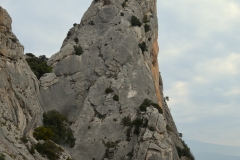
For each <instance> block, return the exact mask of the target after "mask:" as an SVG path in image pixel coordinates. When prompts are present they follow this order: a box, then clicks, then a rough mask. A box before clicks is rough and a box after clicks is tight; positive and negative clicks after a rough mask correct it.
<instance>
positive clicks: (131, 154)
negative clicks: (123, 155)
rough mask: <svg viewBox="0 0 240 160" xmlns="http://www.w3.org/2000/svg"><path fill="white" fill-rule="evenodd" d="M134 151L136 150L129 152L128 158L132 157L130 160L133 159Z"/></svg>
mask: <svg viewBox="0 0 240 160" xmlns="http://www.w3.org/2000/svg"><path fill="white" fill-rule="evenodd" d="M133 151H134V150H133V149H132V150H131V151H130V152H128V154H127V156H128V157H130V158H132V157H133Z"/></svg>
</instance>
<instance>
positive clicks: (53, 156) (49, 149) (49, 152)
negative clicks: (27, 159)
mask: <svg viewBox="0 0 240 160" xmlns="http://www.w3.org/2000/svg"><path fill="white" fill-rule="evenodd" d="M35 147H36V150H37V151H38V153H40V154H42V155H46V156H47V158H48V159H49V160H57V159H59V158H60V157H59V156H60V154H61V152H63V149H62V148H61V147H59V146H57V145H56V144H55V143H53V142H51V141H46V142H44V143H42V144H41V143H37V144H36V146H35Z"/></svg>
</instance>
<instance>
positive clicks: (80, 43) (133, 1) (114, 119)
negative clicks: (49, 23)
mask: <svg viewBox="0 0 240 160" xmlns="http://www.w3.org/2000/svg"><path fill="white" fill-rule="evenodd" d="M11 22H12V20H11V18H10V16H9V15H8V13H7V12H6V11H5V10H4V9H3V8H1V7H0V77H1V79H0V113H1V114H0V125H1V128H0V151H1V153H0V154H1V155H2V154H3V155H4V156H5V158H6V159H7V160H11V159H19V160H22V159H29V160H32V159H36V160H40V159H47V158H46V157H43V156H41V155H40V154H38V152H37V151H35V153H30V152H31V148H32V146H34V144H36V143H37V140H36V139H34V137H33V136H32V132H33V129H34V128H36V127H37V126H38V125H41V124H42V113H43V112H44V111H48V110H53V109H56V110H58V111H60V112H61V113H62V114H64V115H66V116H67V117H68V119H69V120H70V123H71V129H72V130H73V131H74V136H75V138H76V145H75V146H74V148H69V147H68V146H62V147H63V148H64V149H65V150H66V151H68V153H69V154H70V155H71V157H73V158H74V159H75V160H110V159H113V160H179V159H181V160H184V159H185V160H188V158H186V157H184V156H182V157H181V158H179V156H178V152H179V150H180V151H182V150H181V149H183V148H185V146H184V143H183V142H182V141H181V139H180V138H179V135H178V131H177V128H176V126H175V123H174V121H173V118H172V116H171V113H170V111H169V109H168V106H167V103H166V101H165V99H164V95H163V82H162V79H161V75H160V72H159V68H158V61H157V57H158V42H157V38H158V32H157V30H158V22H157V13H156V0H94V1H93V2H92V4H91V6H90V7H89V9H88V10H87V11H86V13H85V14H84V16H83V18H82V20H81V22H80V24H74V26H73V27H72V28H71V29H70V30H69V32H68V33H67V36H66V38H65V40H64V41H63V44H62V47H61V49H60V51H59V52H58V53H56V54H54V55H53V56H52V57H51V58H50V59H49V60H48V65H51V66H52V67H53V73H48V74H45V75H44V76H42V77H41V78H40V81H39V80H38V79H37V78H36V76H35V75H34V74H33V72H32V71H31V70H30V68H29V66H28V65H27V63H26V61H25V57H24V55H23V50H24V47H23V46H22V45H21V44H20V42H19V41H18V39H17V38H16V36H15V35H14V34H13V33H12V30H11ZM162 111H163V112H162ZM21 139H22V140H21ZM22 141H24V142H22ZM177 149H178V152H177ZM1 155H0V156H1ZM68 157H70V156H69V155H68V154H67V153H66V152H64V153H63V154H62V156H61V159H67V158H68ZM189 160H190V159H189Z"/></svg>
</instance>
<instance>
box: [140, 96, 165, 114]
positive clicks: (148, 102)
mask: <svg viewBox="0 0 240 160" xmlns="http://www.w3.org/2000/svg"><path fill="white" fill-rule="evenodd" d="M150 106H153V107H154V108H156V109H157V110H158V112H159V113H161V114H162V113H163V111H162V108H161V107H160V106H159V105H158V104H157V103H153V102H152V101H151V100H149V99H147V98H145V99H144V101H143V103H142V104H141V105H140V107H139V109H140V110H141V111H143V112H146V109H147V107H150Z"/></svg>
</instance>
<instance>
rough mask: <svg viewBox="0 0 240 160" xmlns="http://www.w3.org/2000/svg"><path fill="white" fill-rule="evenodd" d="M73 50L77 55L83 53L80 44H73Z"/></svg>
mask: <svg viewBox="0 0 240 160" xmlns="http://www.w3.org/2000/svg"><path fill="white" fill-rule="evenodd" d="M74 50H75V54H76V55H78V56H80V55H82V54H83V49H82V47H81V46H77V45H75V46H74Z"/></svg>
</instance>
